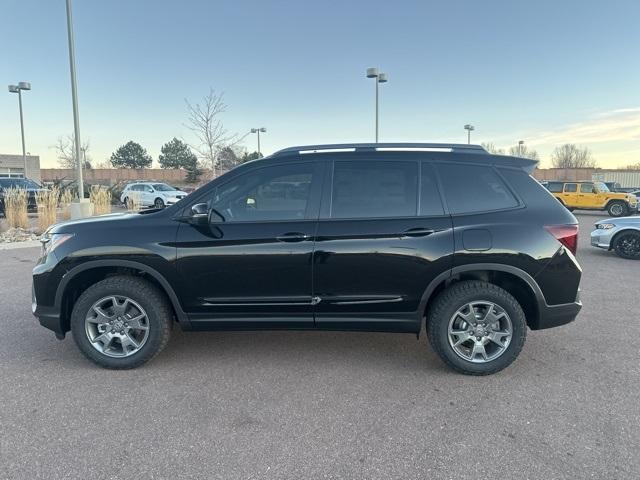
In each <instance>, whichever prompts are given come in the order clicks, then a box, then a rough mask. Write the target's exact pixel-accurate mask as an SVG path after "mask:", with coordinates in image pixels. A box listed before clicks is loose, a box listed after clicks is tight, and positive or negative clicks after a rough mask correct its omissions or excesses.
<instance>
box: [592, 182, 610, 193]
mask: <svg viewBox="0 0 640 480" xmlns="http://www.w3.org/2000/svg"><path fill="white" fill-rule="evenodd" d="M594 185H595V186H596V188H597V189H598V191H599V192H610V191H611V190H609V187H607V186H606V185H605V184H604V183H602V182H595V184H594Z"/></svg>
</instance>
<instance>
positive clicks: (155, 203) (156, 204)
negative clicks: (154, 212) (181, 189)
mask: <svg viewBox="0 0 640 480" xmlns="http://www.w3.org/2000/svg"><path fill="white" fill-rule="evenodd" d="M153 206H154V207H155V208H164V201H163V200H162V199H161V198H156V199H155V200H154V201H153Z"/></svg>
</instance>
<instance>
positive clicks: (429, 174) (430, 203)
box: [420, 163, 444, 216]
mask: <svg viewBox="0 0 640 480" xmlns="http://www.w3.org/2000/svg"><path fill="white" fill-rule="evenodd" d="M443 214H444V210H443V208H442V200H441V198H440V191H439V190H438V183H437V181H436V177H435V172H434V169H433V166H432V165H431V164H429V163H423V164H422V172H421V174H420V215H425V216H435V215H443Z"/></svg>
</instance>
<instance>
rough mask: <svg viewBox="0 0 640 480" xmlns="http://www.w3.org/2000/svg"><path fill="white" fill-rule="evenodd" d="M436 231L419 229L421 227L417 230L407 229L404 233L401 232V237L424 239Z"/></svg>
mask: <svg viewBox="0 0 640 480" xmlns="http://www.w3.org/2000/svg"><path fill="white" fill-rule="evenodd" d="M435 232H436V231H435V230H433V229H432V228H421V227H417V228H409V229H408V230H405V231H404V232H402V236H403V237H426V236H427V235H431V234H432V233H435Z"/></svg>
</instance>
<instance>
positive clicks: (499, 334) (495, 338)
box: [487, 330, 511, 348]
mask: <svg viewBox="0 0 640 480" xmlns="http://www.w3.org/2000/svg"><path fill="white" fill-rule="evenodd" d="M509 337H511V332H508V331H506V330H499V331H496V332H491V333H489V335H487V338H488V339H489V340H490V341H492V342H493V343H495V344H496V345H499V346H500V347H502V348H504V346H505V343H506V342H507V340H508V339H509Z"/></svg>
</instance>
